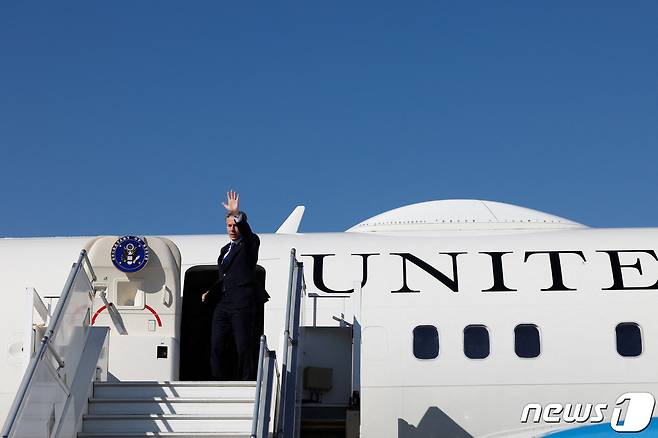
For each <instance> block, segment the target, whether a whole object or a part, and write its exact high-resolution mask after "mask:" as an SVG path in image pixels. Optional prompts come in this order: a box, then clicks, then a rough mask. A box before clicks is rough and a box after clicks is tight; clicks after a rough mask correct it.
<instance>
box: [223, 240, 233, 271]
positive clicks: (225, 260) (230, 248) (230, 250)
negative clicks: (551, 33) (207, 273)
mask: <svg viewBox="0 0 658 438" xmlns="http://www.w3.org/2000/svg"><path fill="white" fill-rule="evenodd" d="M233 248H235V242H231V244H230V245H229V247H228V251H226V254H225V255H224V258H223V259H222V265H223V264H225V263H226V262H228V260H229V259H230V258H231V256H232V255H233V253H232V251H233Z"/></svg>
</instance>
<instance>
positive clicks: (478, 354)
mask: <svg viewBox="0 0 658 438" xmlns="http://www.w3.org/2000/svg"><path fill="white" fill-rule="evenodd" d="M464 354H465V355H466V357H468V358H469V359H484V358H485V357H487V356H489V330H487V328H486V327H485V326H483V325H469V326H467V327H466V328H465V329H464Z"/></svg>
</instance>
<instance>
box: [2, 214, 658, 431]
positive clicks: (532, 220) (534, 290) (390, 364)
mask: <svg viewBox="0 0 658 438" xmlns="http://www.w3.org/2000/svg"><path fill="white" fill-rule="evenodd" d="M432 220H433V221H434V222H432ZM450 220H453V222H450ZM469 220H470V222H469ZM423 221H425V222H423ZM455 221H457V222H455ZM473 221H475V222H473ZM396 222H400V223H396ZM364 224H365V225H363V226H361V227H358V226H357V227H354V228H352V229H351V230H350V231H351V232H349V233H321V234H277V235H263V234H261V242H262V243H261V251H260V260H259V264H260V265H261V266H263V267H264V268H265V269H266V271H267V276H266V289H267V290H268V292H269V293H270V295H271V299H270V301H269V302H268V303H267V305H266V315H265V333H266V334H267V336H268V337H269V338H270V339H279V337H280V333H281V331H282V328H283V326H282V325H283V320H284V314H285V291H286V286H287V280H288V278H287V276H288V269H287V268H288V252H289V249H290V248H292V247H295V248H297V249H298V258H299V259H300V260H301V261H303V262H304V271H305V272H304V277H305V279H306V289H307V293H308V297H309V298H311V297H312V296H313V295H314V294H315V295H318V296H321V297H323V299H318V300H317V302H315V303H313V302H312V301H309V298H307V299H305V301H304V304H303V307H304V317H303V321H304V324H305V325H309V326H313V325H316V326H326V327H337V326H340V325H341V320H344V321H347V322H350V321H352V322H353V323H355V326H356V327H360V329H361V330H360V331H359V332H357V333H355V335H354V336H355V339H356V340H357V342H358V339H359V336H361V342H360V345H359V346H358V347H360V348H354V349H353V350H354V351H355V352H357V353H355V354H360V357H358V358H353V361H354V363H356V364H357V366H359V370H360V373H359V376H356V378H354V382H355V385H356V387H358V388H360V391H361V433H362V436H364V437H392V436H413V433H414V432H418V431H419V430H428V429H427V428H437V427H438V428H443V429H442V430H446V431H457V432H459V431H461V432H462V433H467V434H470V435H473V436H494V435H497V436H503V435H505V434H515V436H519V437H521V436H530V435H533V434H535V433H539V431H541V430H545V429H546V427H547V426H549V427H550V425H547V424H546V423H544V422H541V423H540V424H536V425H534V424H526V425H523V424H521V423H520V421H519V418H520V415H521V408H522V406H523V405H524V404H525V403H531V402H536V403H546V402H548V401H551V402H563V403H568V402H572V403H576V402H581V403H599V402H601V403H614V401H615V399H616V397H617V396H619V395H620V394H622V393H624V392H627V391H648V392H652V393H653V394H654V395H658V386H657V385H658V371H657V369H656V367H655V364H656V362H657V359H658V348H657V347H656V346H657V345H658V344H657V343H656V339H658V322H656V321H657V320H656V318H655V317H654V314H655V309H656V308H657V306H656V305H657V304H658V290H656V289H647V287H650V286H651V285H653V284H654V283H656V282H657V281H658V261H657V260H656V259H655V258H654V257H653V256H652V255H651V251H654V252H655V251H658V229H614V230H613V229H592V228H587V227H584V226H582V225H580V224H576V223H574V222H572V221H568V220H565V219H562V218H557V217H554V216H552V215H546V214H543V213H540V212H536V211H532V210H527V209H522V208H520V207H514V206H506V205H498V204H496V203H490V202H480V201H444V202H441V203H438V204H435V203H431V205H424V204H417V205H415V206H408V207H404V208H402V209H400V211H395V210H394V211H392V212H387V213H384V214H383V215H382V216H381V217H378V218H372V219H371V220H367V221H364ZM355 231H373V232H355ZM169 239H170V240H171V241H172V242H173V244H175V246H176V247H177V248H178V249H179V250H180V253H181V255H182V257H181V273H182V275H184V272H185V271H186V270H187V269H189V268H191V267H193V266H197V265H212V264H214V263H216V257H217V252H218V249H219V248H220V247H221V246H222V245H223V244H224V243H226V241H227V239H226V237H225V236H219V235H218V236H171V237H170V238H169ZM90 240H91V239H89V238H55V239H52V238H51V239H2V240H0V261H2V262H3V265H2V266H4V267H5V268H6V269H7V273H11V275H3V276H2V278H0V281H1V282H2V283H1V284H0V289H1V290H3V291H5V292H4V294H5V295H4V296H5V297H6V299H5V306H2V307H0V321H2V323H3V330H0V347H2V350H0V351H3V352H4V353H3V354H4V357H3V358H2V360H0V376H2V378H3V380H2V386H1V388H2V389H1V391H2V394H1V395H2V396H3V397H4V400H5V402H4V409H3V406H2V405H0V416H1V415H2V414H4V412H6V407H7V399H8V397H10V396H11V395H13V392H14V391H15V387H16V385H17V380H18V379H19V378H20V372H22V369H23V367H24V362H23V357H22V354H21V351H20V347H19V346H20V345H21V343H22V342H24V341H23V339H24V332H25V331H24V329H23V327H24V321H23V318H24V315H25V314H26V312H25V309H24V308H23V307H24V305H25V304H24V302H25V300H23V296H22V295H19V294H21V293H22V292H21V291H23V290H25V288H26V287H35V288H37V290H39V291H40V293H42V291H43V294H44V295H46V294H49V292H51V293H52V291H53V290H57V288H58V287H61V284H63V282H64V280H65V273H66V272H67V271H68V268H69V267H70V262H71V260H72V259H74V257H75V254H76V253H77V251H78V250H79V248H80V247H82V246H84V245H85V244H86V243H87V242H88V241H90ZM605 250H616V251H620V263H621V264H622V265H624V267H621V268H620V270H621V272H622V277H623V281H624V282H625V284H626V285H630V286H636V288H635V289H633V288H632V287H631V288H628V289H626V290H606V289H609V288H610V286H611V285H612V284H613V282H614V281H615V278H614V276H615V273H614V272H615V271H614V269H613V268H612V266H611V259H610V257H609V255H608V254H607V253H605V252H602V251H605ZM628 250H631V251H641V252H636V253H631V252H624V251H628ZM541 251H580V252H582V255H583V256H582V258H581V256H579V255H577V254H563V255H561V256H560V261H561V265H560V273H561V277H562V281H563V282H564V284H565V285H566V286H568V289H572V290H544V289H549V288H550V286H551V285H552V283H553V282H554V280H555V277H554V275H552V274H553V273H554V272H555V266H553V265H552V264H551V261H550V260H549V257H548V255H547V254H535V255H531V256H528V253H532V252H541ZM492 252H499V253H505V254H504V255H503V256H501V263H502V266H503V270H504V272H503V274H502V275H503V279H502V281H503V283H504V285H505V286H506V287H507V288H509V289H510V290H509V291H488V290H489V289H492V286H493V285H494V284H495V283H496V278H495V274H494V268H493V264H492V260H493V258H492V256H491V255H488V254H487V253H492ZM446 253H463V254H459V255H458V256H455V257H456V258H455V259H453V258H452V257H451V256H450V255H448V254H446ZM366 254H367V256H366ZM401 254H411V255H413V256H415V257H417V258H418V259H420V260H422V261H424V262H425V263H426V264H427V265H429V266H430V267H431V268H433V269H435V270H436V271H438V272H440V273H441V274H443V275H445V278H444V281H440V280H439V279H437V277H436V276H433V275H430V273H429V272H428V269H429V268H427V267H426V268H425V269H424V268H421V267H420V266H419V265H417V264H414V263H413V262H411V261H409V259H404V257H403V256H402V255H401ZM583 259H584V260H583ZM25 260H30V263H24V262H23V261H25ZM405 260H406V261H405ZM454 260H456V262H454ZM635 263H639V264H640V265H641V267H642V271H641V272H640V271H639V270H637V269H635V268H632V267H629V266H630V265H633V264H635ZM34 266H39V269H38V270H35V269H34ZM453 268H454V269H455V270H454V271H453ZM405 275H406V277H405ZM405 278H406V281H405ZM457 279H458V285H455V286H456V287H455V289H456V290H453V289H451V287H449V285H448V284H449V283H450V281H454V280H457ZM499 280H500V279H499ZM178 281H179V284H180V281H182V280H181V279H180V278H179V279H178ZM54 285H57V286H54ZM405 285H406V286H407V288H408V289H409V291H405V290H404V289H405ZM642 288H644V289H642ZM324 297H332V298H326V299H325V298H324ZM333 297H340V298H333ZM336 319H338V321H337V320H336ZM619 322H636V323H638V324H639V325H640V327H641V330H642V339H643V352H642V354H641V355H639V356H638V357H622V356H620V355H619V354H618V353H617V351H616V345H615V326H616V325H617V324H618V323H619ZM519 323H532V324H536V325H537V326H538V327H539V330H540V335H541V354H540V356H539V357H537V358H533V359H524V358H519V357H517V356H516V355H515V352H514V334H513V332H514V327H515V325H516V324H519ZM425 324H427V325H434V326H436V327H437V329H438V333H439V341H440V349H439V355H438V357H437V358H436V359H431V360H421V359H416V358H415V357H414V356H413V347H412V345H413V334H412V333H413V328H414V327H415V326H416V325H425ZM469 324H484V325H486V326H487V327H488V329H489V332H490V340H491V346H490V348H491V353H490V355H489V357H487V358H486V359H481V360H473V359H468V358H467V357H465V355H464V346H463V337H464V334H463V330H464V327H465V326H467V325H469ZM145 327H147V326H146V325H145ZM274 344H275V345H273V346H276V342H274ZM17 347H19V348H17ZM17 351H18V353H17ZM280 352H281V346H279V347H278V348H277V353H280ZM359 352H360V353H359ZM359 377H360V379H359ZM108 388H109V387H108ZM97 390H99V391H104V390H105V389H104V387H103V386H102V385H100V386H99V387H98V388H97ZM166 391H167V389H166V387H163V389H161V390H160V392H159V393H158V394H159V395H158V394H156V393H154V394H152V395H150V396H144V397H157V396H163V394H165V395H167V396H178V397H181V398H183V399H185V398H188V397H197V396H198V395H194V391H195V389H194V388H185V387H184V386H181V387H180V388H178V389H177V390H176V393H173V392H169V393H167V392H166ZM179 391H180V392H179ZM188 391H189V392H188ZM227 391H229V390H227ZM116 397H117V398H122V396H121V395H116ZM198 397H205V396H203V395H201V396H198ZM222 397H227V398H228V399H231V398H232V397H239V393H235V394H233V395H231V394H230V391H229V393H228V394H225V395H223V396H222ZM96 398H98V397H97V396H96V395H94V399H96ZM101 403H102V402H99V405H100V404H101ZM134 403H137V402H134ZM180 403H181V405H182V404H185V403H186V402H185V401H181V402H180ZM134 406H138V404H135V405H134ZM178 406H179V404H175V405H174V406H173V407H174V408H177V407H178ZM226 406H228V405H226ZM94 409H97V408H96V407H94ZM153 409H164V408H163V407H161V405H160V404H154V405H153ZM231 409H233V408H231ZM235 409H237V408H235ZM182 412H183V411H181V413H182ZM158 413H160V412H158ZM161 413H162V414H171V413H172V412H161ZM90 414H91V415H95V414H94V413H90ZM203 414H204V415H205V413H203ZM608 414H609V412H608ZM149 421H150V420H149ZM163 424H164V423H163ZM557 426H558V427H564V426H565V424H564V423H562V424H558V425H557ZM163 433H165V432H163ZM172 433H173V432H172ZM405 434H406V435H405ZM165 436H166V435H165Z"/></svg>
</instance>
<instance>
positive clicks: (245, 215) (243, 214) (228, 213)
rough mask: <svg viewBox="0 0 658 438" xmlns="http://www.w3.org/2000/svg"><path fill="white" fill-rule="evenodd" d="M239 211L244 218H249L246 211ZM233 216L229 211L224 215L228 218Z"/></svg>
mask: <svg viewBox="0 0 658 438" xmlns="http://www.w3.org/2000/svg"><path fill="white" fill-rule="evenodd" d="M238 213H239V214H241V215H242V220H247V213H245V212H244V211H239V212H238ZM231 216H233V215H232V214H231V212H230V211H227V212H226V214H225V215H224V219H228V218H230V217H231Z"/></svg>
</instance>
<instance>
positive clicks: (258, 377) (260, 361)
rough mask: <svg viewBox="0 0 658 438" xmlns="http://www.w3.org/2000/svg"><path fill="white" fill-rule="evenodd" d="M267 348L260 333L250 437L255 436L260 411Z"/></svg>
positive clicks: (265, 340) (264, 338)
mask: <svg viewBox="0 0 658 438" xmlns="http://www.w3.org/2000/svg"><path fill="white" fill-rule="evenodd" d="M266 348H267V337H266V336H265V335H261V337H260V348H259V349H258V372H257V373H256V399H255V400H254V416H253V417H252V420H251V435H250V437H251V438H256V433H257V432H258V414H259V413H260V412H259V411H260V395H261V392H262V389H261V386H262V384H263V361H264V360H265V349H266Z"/></svg>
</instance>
